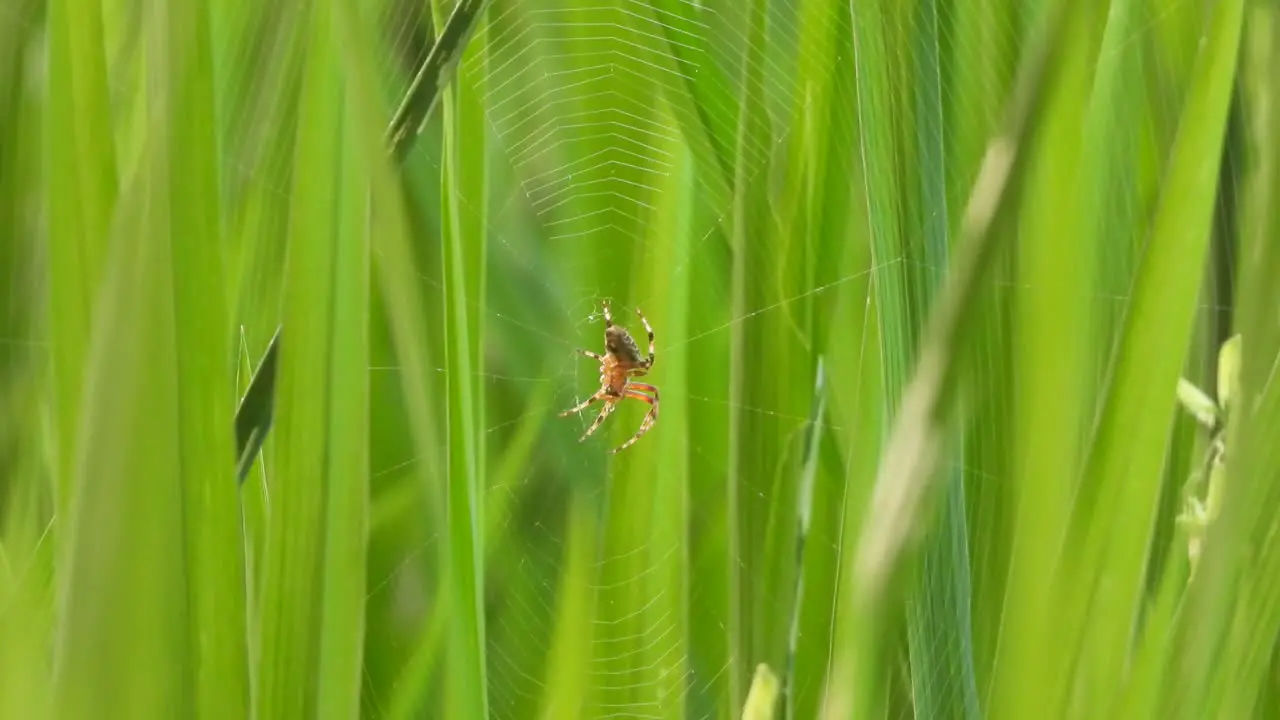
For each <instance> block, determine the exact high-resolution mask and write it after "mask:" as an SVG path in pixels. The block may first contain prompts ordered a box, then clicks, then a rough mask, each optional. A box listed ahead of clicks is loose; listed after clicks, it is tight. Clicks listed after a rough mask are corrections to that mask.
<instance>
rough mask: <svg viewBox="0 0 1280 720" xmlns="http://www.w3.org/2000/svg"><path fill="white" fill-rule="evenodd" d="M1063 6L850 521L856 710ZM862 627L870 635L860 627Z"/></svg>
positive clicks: (1034, 60)
mask: <svg viewBox="0 0 1280 720" xmlns="http://www.w3.org/2000/svg"><path fill="white" fill-rule="evenodd" d="M1066 7H1067V6H1066V5H1064V4H1062V3H1057V4H1054V5H1053V6H1051V8H1049V10H1048V13H1049V14H1048V16H1047V23H1046V24H1045V25H1044V26H1043V27H1044V29H1045V30H1046V34H1045V35H1042V36H1041V37H1038V38H1037V39H1036V40H1035V41H1033V42H1032V43H1031V48H1030V50H1029V52H1028V57H1027V59H1026V61H1025V62H1024V64H1023V66H1022V68H1021V70H1022V72H1021V75H1020V77H1019V82H1018V85H1017V88H1016V90H1015V94H1014V96H1013V100H1012V104H1011V106H1010V108H1009V110H1008V115H1007V119H1006V121H1005V125H1004V127H1003V128H1002V129H1001V131H1000V133H999V134H998V135H997V136H996V137H995V138H994V139H993V140H992V142H991V143H990V145H989V146H988V151H987V154H986V156H985V157H984V161H983V165H982V167H981V169H980V170H979V172H978V176H977V179H976V180H975V182H974V187H973V191H972V194H971V195H970V196H969V201H968V204H967V206H966V210H965V214H964V218H963V222H962V223H961V226H960V239H959V242H958V245H957V248H956V254H955V257H954V259H953V261H952V262H953V265H952V268H951V272H950V274H949V275H948V277H947V279H946V282H945V283H944V285H943V287H942V290H941V293H940V295H939V297H938V300H937V302H936V303H935V305H934V307H933V311H932V314H931V315H930V317H929V320H928V324H927V325H926V328H925V334H924V337H923V342H922V345H921V350H920V356H919V360H918V362H917V364H916V370H915V374H914V377H913V378H912V380H911V382H910V384H909V385H908V386H907V389H906V394H905V396H904V398H903V400H902V405H901V411H900V414H899V415H898V417H897V419H896V420H895V422H894V427H893V431H892V433H891V435H890V437H889V443H888V446H887V447H886V449H885V453H884V455H883V459H882V461H881V464H880V469H879V472H878V473H877V478H876V483H875V490H874V493H873V495H872V498H871V503H870V505H869V507H868V510H867V513H868V514H867V516H866V517H867V523H866V524H865V525H864V526H863V527H862V528H861V530H860V533H861V535H860V539H859V543H858V552H857V556H856V557H855V558H854V559H853V563H854V567H853V572H854V573H855V578H856V579H855V582H856V587H857V591H856V592H857V594H856V596H855V597H854V598H853V599H851V600H849V601H846V602H848V603H851V604H852V609H853V613H854V614H853V617H854V618H860V619H859V620H857V621H856V626H857V627H858V628H860V629H861V631H862V632H863V633H864V634H863V635H862V636H861V637H859V641H858V644H859V646H860V648H859V650H857V651H853V653H852V656H851V657H850V656H846V658H845V659H844V660H843V662H842V663H841V664H840V665H839V666H838V669H837V671H836V673H837V676H840V675H842V670H841V668H848V670H844V672H850V673H853V674H855V675H856V679H855V682H854V686H855V687H857V688H859V691H858V692H856V693H853V697H854V698H855V699H856V701H857V702H858V703H859V714H860V715H868V716H869V715H871V714H875V713H878V712H883V711H884V701H885V699H884V698H883V697H882V696H879V692H881V690H880V689H881V688H882V687H883V686H882V685H881V683H882V682H883V677H882V676H879V675H878V674H876V673H880V672H883V671H884V667H883V665H882V664H881V663H883V662H884V661H885V660H886V659H887V658H888V655H887V646H886V645H885V644H884V643H885V638H886V636H885V635H884V633H886V632H888V629H889V628H887V627H885V624H884V623H883V617H882V614H883V613H884V612H885V608H886V603H888V602H889V600H890V597H891V595H894V594H896V593H897V592H898V591H900V587H899V586H898V581H899V579H900V577H901V573H902V571H903V569H904V562H905V561H906V560H907V555H908V553H909V551H911V550H912V549H913V548H914V543H913V540H914V539H915V538H916V537H917V533H918V532H919V528H920V526H921V524H922V523H924V522H926V520H927V518H928V517H929V516H928V514H927V511H928V510H929V508H930V505H931V501H932V500H933V497H934V495H936V491H937V487H936V482H935V473H936V470H937V463H938V458H939V453H940V450H941V447H942V444H943V441H944V434H945V430H946V427H947V424H948V420H949V419H950V416H951V414H952V411H953V402H954V400H955V397H956V391H957V387H956V383H957V372H958V369H959V366H960V358H961V356H962V355H963V351H964V350H965V349H966V348H967V347H968V345H967V342H968V341H969V340H971V339H972V337H973V336H974V333H973V332H971V331H972V329H973V326H974V323H975V320H976V317H975V312H976V308H977V307H978V305H977V303H976V300H975V298H976V297H977V289H978V288H979V287H980V286H981V285H982V284H983V283H984V281H985V280H986V277H987V274H988V272H989V271H990V270H991V269H992V267H993V264H994V262H993V261H994V258H995V257H996V254H997V251H998V250H999V245H1000V243H999V239H1000V238H1001V237H1002V235H1001V234H999V233H992V232H991V228H992V224H993V222H994V220H995V219H996V218H997V217H998V216H999V215H1000V213H1001V210H1002V208H1003V206H1004V202H1005V200H1006V198H1007V196H1008V192H1007V189H1008V188H1009V187H1010V185H1011V184H1013V183H1014V182H1016V178H1018V177H1020V174H1021V171H1022V167H1023V164H1024V163H1023V154H1022V153H1021V152H1020V150H1021V149H1022V145H1023V144H1024V143H1025V142H1026V140H1027V138H1028V136H1030V135H1032V133H1033V131H1034V129H1035V128H1036V127H1037V123H1038V121H1039V115H1040V113H1041V111H1042V107H1041V106H1042V102H1041V89H1042V85H1043V83H1044V78H1045V72H1046V69H1047V68H1048V67H1050V66H1051V62H1052V59H1053V58H1054V56H1055V55H1056V53H1057V52H1058V49H1059V44H1060V38H1059V37H1058V35H1057V33H1056V30H1057V28H1058V27H1059V22H1060V18H1061V13H1063V12H1064V11H1065V10H1066ZM872 629H874V633H876V635H871V634H869V633H870V632H872ZM889 637H891V636H889ZM855 662H856V663H859V665H858V666H857V668H858V669H857V670H856V671H855V670H854V667H855V666H854V665H853V663H855ZM868 672H872V673H873V674H872V675H867V674H866V673H868ZM846 692H848V691H846ZM852 702H853V701H852V700H848V701H842V700H839V699H836V700H833V701H832V703H831V704H830V707H837V708H838V707H849V706H850V704H851V703H852Z"/></svg>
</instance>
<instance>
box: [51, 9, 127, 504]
mask: <svg viewBox="0 0 1280 720" xmlns="http://www.w3.org/2000/svg"><path fill="white" fill-rule="evenodd" d="M47 27H48V50H47V53H48V55H47V57H48V60H47V62H48V92H49V98H48V108H47V110H46V111H45V113H44V116H43V117H44V121H45V122H44V128H43V131H44V143H45V172H44V173H43V175H44V182H45V194H44V203H45V213H46V217H47V218H48V222H49V228H48V238H49V239H48V248H49V249H48V253H49V267H50V268H51V272H50V275H49V298H50V304H49V308H50V310H49V311H50V316H51V319H50V324H49V329H50V347H51V348H52V353H53V357H52V359H53V367H54V376H53V382H54V388H55V390H56V393H57V409H56V412H55V422H57V424H58V437H59V445H60V448H61V449H60V450H59V456H60V458H61V461H60V462H59V464H58V467H57V468H56V471H57V472H56V477H58V478H59V480H58V485H57V487H58V498H59V500H58V502H59V505H60V507H65V503H66V502H68V501H69V499H70V496H69V491H70V487H69V485H68V483H69V482H70V478H71V474H72V472H73V471H72V457H73V453H74V447H75V442H76V431H77V426H78V424H79V422H80V420H79V419H80V401H81V396H82V389H83V382H84V373H85V371H86V368H85V362H86V356H87V354H88V345H89V335H90V332H91V329H92V328H91V323H92V320H93V308H94V307H95V302H96V300H97V295H96V293H97V288H98V282H99V277H100V276H101V274H102V272H103V269H102V268H103V266H104V264H105V262H106V260H105V258H106V246H107V242H106V238H108V237H109V232H108V230H109V223H110V222H111V216H112V212H113V210H114V206H115V202H116V189H117V180H116V159H115V145H114V143H113V140H112V122H111V117H112V113H111V111H110V109H109V105H108V102H107V76H106V67H105V64H106V62H105V58H104V52H103V42H102V8H101V5H100V4H99V3H96V2H90V3H75V2H72V0H53V1H52V2H50V3H49V6H48V20H47Z"/></svg>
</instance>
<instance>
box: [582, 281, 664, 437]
mask: <svg viewBox="0 0 1280 720" xmlns="http://www.w3.org/2000/svg"><path fill="white" fill-rule="evenodd" d="M603 310H604V350H605V352H604V355H597V354H596V353H593V352H591V351H590V350H578V352H580V353H582V354H583V355H586V356H587V357H589V358H591V359H592V360H595V361H596V362H598V363H600V389H599V390H597V391H596V393H595V394H594V395H592V396H591V397H589V398H587V399H586V400H584V401H582V403H581V404H579V405H577V406H576V407H572V408H569V409H568V410H565V411H564V412H562V413H560V417H566V416H568V415H572V414H573V413H577V412H582V411H583V410H585V409H586V408H587V406H589V405H591V403H593V402H595V401H597V400H603V401H604V403H605V405H604V407H603V408H601V409H600V414H599V415H597V416H596V420H595V422H593V423H591V427H589V428H587V431H586V432H585V433H583V434H582V437H580V438H578V442H582V441H583V440H586V439H587V437H589V436H590V435H591V433H593V432H595V431H596V428H598V427H600V424H601V423H603V422H604V419H605V418H607V417H609V413H611V412H613V409H614V408H616V407H617V406H618V402H619V401H621V400H623V399H625V398H631V399H633V400H643V401H645V402H647V403H649V405H650V408H649V413H648V414H647V415H645V416H644V420H643V421H641V423H640V429H639V430H637V431H636V434H635V435H632V436H631V439H630V440H628V441H626V442H625V443H623V444H622V445H620V446H618V447H616V448H614V449H613V450H610V451H609V453H610V454H613V453H618V452H621V451H623V450H626V449H627V448H628V447H631V444H632V443H634V442H635V441H637V440H639V439H640V436H641V435H644V434H645V433H646V432H648V431H649V428H651V427H653V425H654V423H656V422H657V421H658V388H657V387H655V386H653V385H650V384H648V383H639V382H634V381H633V380H632V378H637V377H641V376H643V375H648V374H649V370H650V368H652V367H653V328H651V327H649V321H648V320H646V319H645V317H644V313H642V312H640V308H636V315H638V316H639V317H640V322H642V323H644V329H645V331H646V332H648V333H649V357H647V358H646V357H641V355H640V348H639V347H638V346H637V345H636V341H635V340H633V339H632V338H631V333H628V332H627V330H626V328H624V327H622V326H621V325H614V324H613V316H612V315H611V314H610V313H609V303H608V301H606V302H605V303H604V307H603ZM645 393H652V394H653V397H649V396H648V395H646V394H645Z"/></svg>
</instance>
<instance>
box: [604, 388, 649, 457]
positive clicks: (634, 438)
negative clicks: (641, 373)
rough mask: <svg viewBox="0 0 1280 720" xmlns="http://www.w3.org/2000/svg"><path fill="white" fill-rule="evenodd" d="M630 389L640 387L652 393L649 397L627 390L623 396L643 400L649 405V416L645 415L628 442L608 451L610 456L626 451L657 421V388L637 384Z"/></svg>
mask: <svg viewBox="0 0 1280 720" xmlns="http://www.w3.org/2000/svg"><path fill="white" fill-rule="evenodd" d="M632 387H642V388H644V389H646V390H649V391H650V392H652V393H653V397H649V396H648V395H643V394H641V393H640V392H638V391H636V390H627V392H626V394H625V395H623V397H629V398H632V399H635V400H643V401H645V402H647V403H649V405H650V406H651V407H650V408H649V414H647V415H645V416H644V420H642V421H641V422H640V429H639V430H637V431H636V434H635V435H632V436H631V439H630V440H628V441H626V442H624V443H622V444H621V445H619V446H618V447H617V448H615V449H613V450H610V451H609V454H610V455H613V454H617V453H620V452H622V451H623V450H626V449H627V448H629V447H631V446H632V445H633V444H634V443H635V441H637V440H639V439H640V436H641V435H644V434H645V433H647V432H649V429H650V428H652V427H653V424H654V423H656V422H657V421H658V388H656V387H654V386H653V385H646V384H644V383H638V384H637V385H632Z"/></svg>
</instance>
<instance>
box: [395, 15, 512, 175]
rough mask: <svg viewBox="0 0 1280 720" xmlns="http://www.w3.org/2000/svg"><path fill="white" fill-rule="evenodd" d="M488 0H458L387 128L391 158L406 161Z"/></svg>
mask: <svg viewBox="0 0 1280 720" xmlns="http://www.w3.org/2000/svg"><path fill="white" fill-rule="evenodd" d="M488 4H489V0H459V2H458V3H457V4H456V5H454V8H453V13H452V14H450V15H449V19H448V21H447V22H445V24H444V27H443V29H442V30H441V31H440V36H439V37H437V38H436V42H435V44H434V45H432V47H431V53H430V54H429V55H427V57H426V59H425V60H423V62H422V66H421V67H420V68H418V72H417V74H415V75H414V77H413V82H412V83H411V84H410V85H409V89H408V91H407V92H406V93H405V96H404V100H403V101H402V102H401V103H400V107H399V109H397V110H396V114H395V116H394V117H392V119H391V125H390V127H388V128H387V143H388V145H389V146H390V147H391V152H392V155H394V156H395V157H396V158H397V159H401V158H403V157H404V156H405V155H407V154H408V153H409V150H410V149H412V147H413V142H414V141H415V140H416V139H417V137H418V135H419V133H421V132H422V128H423V125H424V124H425V123H426V121H427V118H428V117H430V115H431V110H432V109H433V108H434V107H435V106H436V102H437V101H438V100H439V99H440V94H441V91H442V90H443V89H444V86H445V85H446V84H447V83H448V82H449V80H450V76H451V74H452V73H453V71H454V70H455V69H456V68H457V66H458V62H459V61H461V59H462V56H463V53H465V52H466V49H467V42H468V41H469V40H470V39H471V35H472V33H474V32H475V31H476V28H477V27H479V25H480V23H481V19H482V18H483V16H484V11H485V8H486V7H488Z"/></svg>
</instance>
